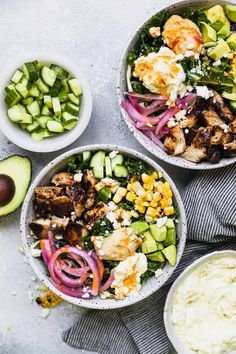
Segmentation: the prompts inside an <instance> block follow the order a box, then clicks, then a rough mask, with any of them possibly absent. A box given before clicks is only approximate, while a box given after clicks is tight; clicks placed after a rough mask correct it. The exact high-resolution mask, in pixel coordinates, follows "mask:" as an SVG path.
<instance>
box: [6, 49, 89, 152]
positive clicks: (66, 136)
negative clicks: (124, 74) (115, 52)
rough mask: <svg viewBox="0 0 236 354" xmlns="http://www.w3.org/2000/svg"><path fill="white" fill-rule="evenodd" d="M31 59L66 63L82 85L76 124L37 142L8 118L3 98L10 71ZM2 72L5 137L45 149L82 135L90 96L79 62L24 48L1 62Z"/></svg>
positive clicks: (27, 146) (57, 147) (30, 148)
mask: <svg viewBox="0 0 236 354" xmlns="http://www.w3.org/2000/svg"><path fill="white" fill-rule="evenodd" d="M32 60H39V61H41V62H44V63H53V62H54V63H56V64H58V65H61V66H62V67H65V68H66V69H67V70H68V71H69V72H70V73H72V74H73V75H74V76H75V78H77V79H78V80H79V82H80V83H81V87H82V89H83V96H82V97H83V98H82V107H83V108H82V109H83V111H82V112H81V111H80V113H79V116H78V118H79V120H78V123H77V124H76V126H75V127H74V128H73V129H71V130H69V131H66V132H64V133H62V134H59V135H58V136H56V137H51V138H48V139H44V140H42V141H39V142H35V141H33V140H32V139H30V135H29V133H28V132H25V131H23V130H22V129H20V127H18V126H17V124H14V123H13V122H11V121H10V120H9V118H8V116H7V106H6V104H5V103H4V101H3V99H4V97H5V91H4V88H5V86H6V85H7V84H9V83H10V78H11V75H13V73H14V72H15V71H16V69H17V68H19V67H22V65H23V64H24V63H25V62H27V61H32ZM2 72H3V75H1V78H0V87H1V89H2V92H1V93H0V98H1V101H2V104H1V105H0V112H1V114H2V119H1V125H0V129H1V131H2V133H3V134H4V135H5V137H6V138H7V139H9V140H10V141H12V142H13V143H14V144H15V145H17V146H19V147H20V148H22V149H25V150H28V151H32V152H41V153H47V152H53V151H57V150H61V149H63V148H65V147H66V146H68V145H70V144H72V143H73V142H74V141H75V140H77V139H78V138H79V137H80V136H81V135H82V133H83V132H84V130H85V129H86V127H87V125H88V123H89V121H90V118H91V115H92V107H93V96H92V91H91V89H90V86H89V81H88V80H87V78H86V77H85V75H84V74H83V72H82V71H81V69H80V67H79V65H78V64H76V63H75V62H74V61H73V60H71V59H70V58H69V57H67V56H64V55H60V54H55V53H50V52H43V51H42V52H35V53H32V52H26V53H24V54H23V55H16V56H15V57H14V59H12V60H9V61H8V62H7V64H5V65H4V68H3V70H2ZM18 131H19V135H18ZM25 137H27V139H25Z"/></svg>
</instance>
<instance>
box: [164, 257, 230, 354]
mask: <svg viewBox="0 0 236 354" xmlns="http://www.w3.org/2000/svg"><path fill="white" fill-rule="evenodd" d="M171 321H172V323H173V325H174V327H175V330H176V334H177V336H178V337H179V339H180V340H181V342H183V343H184V344H185V346H186V347H187V348H188V350H189V352H190V353H199V354H221V353H229V352H231V351H233V350H236V255H235V256H233V255H232V256H231V255H223V256H218V257H215V258H213V259H211V260H209V261H206V262H205V263H203V264H202V265H200V266H199V267H198V268H197V269H195V270H194V271H192V272H191V273H190V274H188V275H187V276H186V277H185V278H184V280H183V281H182V283H181V284H180V285H179V286H178V288H177V289H176V291H175V293H174V296H173V304H172V310H171Z"/></svg>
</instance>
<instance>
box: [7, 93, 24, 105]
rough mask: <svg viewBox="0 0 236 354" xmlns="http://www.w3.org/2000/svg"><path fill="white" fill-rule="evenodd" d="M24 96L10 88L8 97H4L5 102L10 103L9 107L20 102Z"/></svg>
mask: <svg viewBox="0 0 236 354" xmlns="http://www.w3.org/2000/svg"><path fill="white" fill-rule="evenodd" d="M21 98H22V96H21V95H20V94H19V93H18V92H17V91H16V90H15V89H13V90H9V91H8V93H7V95H6V97H5V98H4V102H5V103H6V104H7V105H8V107H12V106H14V105H15V104H17V103H18V102H20V100H21Z"/></svg>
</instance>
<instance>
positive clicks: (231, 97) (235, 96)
mask: <svg viewBox="0 0 236 354" xmlns="http://www.w3.org/2000/svg"><path fill="white" fill-rule="evenodd" d="M222 97H223V98H225V99H226V100H231V101H236V93H229V92H226V91H223V92H222Z"/></svg>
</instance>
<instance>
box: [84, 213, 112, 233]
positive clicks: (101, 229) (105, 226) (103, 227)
mask: <svg viewBox="0 0 236 354" xmlns="http://www.w3.org/2000/svg"><path fill="white" fill-rule="evenodd" d="M113 230H114V228H113V226H112V223H111V222H110V220H109V219H107V217H106V216H104V217H103V218H100V219H99V220H98V221H97V222H96V223H95V225H94V226H93V227H92V229H91V231H90V235H96V236H98V235H99V236H106V235H107V233H108V232H109V233H110V232H112V231H113Z"/></svg>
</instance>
